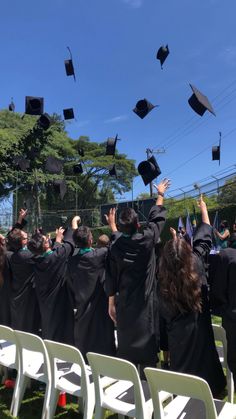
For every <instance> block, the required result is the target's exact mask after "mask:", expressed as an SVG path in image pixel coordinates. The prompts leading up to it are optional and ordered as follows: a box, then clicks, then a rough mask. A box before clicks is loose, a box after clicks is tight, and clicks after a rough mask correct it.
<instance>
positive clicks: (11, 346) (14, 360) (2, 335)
mask: <svg viewBox="0 0 236 419" xmlns="http://www.w3.org/2000/svg"><path fill="white" fill-rule="evenodd" d="M7 353H9V355H10V356H9V357H8V356H7ZM1 357H2V362H3V365H5V366H8V365H7V364H8V362H7V360H9V366H10V365H11V367H12V368H13V367H15V368H16V369H18V356H17V341H16V337H15V333H14V330H13V329H11V327H8V326H2V325H0V364H1ZM13 364H14V365H13Z"/></svg>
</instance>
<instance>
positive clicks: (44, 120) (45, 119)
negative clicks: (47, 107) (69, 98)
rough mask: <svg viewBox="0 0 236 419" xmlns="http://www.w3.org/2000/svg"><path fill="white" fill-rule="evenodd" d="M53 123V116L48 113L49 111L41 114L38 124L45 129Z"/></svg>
mask: <svg viewBox="0 0 236 419" xmlns="http://www.w3.org/2000/svg"><path fill="white" fill-rule="evenodd" d="M50 125H51V118H50V116H49V115H48V113H44V114H42V115H41V116H40V118H39V119H38V126H39V127H40V128H42V129H43V130H45V131H46V130H47V129H48V128H49V127H50Z"/></svg>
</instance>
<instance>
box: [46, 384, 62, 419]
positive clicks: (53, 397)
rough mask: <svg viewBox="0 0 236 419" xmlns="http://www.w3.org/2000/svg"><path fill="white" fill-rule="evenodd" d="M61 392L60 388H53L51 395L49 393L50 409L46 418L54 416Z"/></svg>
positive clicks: (50, 418) (49, 418)
mask: <svg viewBox="0 0 236 419" xmlns="http://www.w3.org/2000/svg"><path fill="white" fill-rule="evenodd" d="M59 394H60V390H57V389H55V388H52V389H51V391H50V395H49V409H48V413H47V416H45V418H47V419H52V418H53V416H54V415H55V412H56V408H57V402H58V398H59ZM45 397H46V393H45ZM44 400H45V399H44Z"/></svg>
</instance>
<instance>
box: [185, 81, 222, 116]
mask: <svg viewBox="0 0 236 419" xmlns="http://www.w3.org/2000/svg"><path fill="white" fill-rule="evenodd" d="M189 85H190V87H191V89H192V91H193V94H192V96H191V97H190V98H189V100H188V103H189V105H190V106H191V108H192V109H193V110H194V111H195V112H196V113H197V114H198V115H200V116H202V115H203V114H204V113H205V112H206V111H209V112H211V113H212V114H213V115H216V114H215V112H214V110H213V108H212V106H211V104H210V102H209V100H208V98H207V97H206V96H204V95H203V94H202V93H201V92H199V90H197V89H196V87H194V86H192V84H189Z"/></svg>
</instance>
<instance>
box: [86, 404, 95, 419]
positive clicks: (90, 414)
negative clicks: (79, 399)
mask: <svg viewBox="0 0 236 419" xmlns="http://www.w3.org/2000/svg"><path fill="white" fill-rule="evenodd" d="M93 412H94V403H90V402H89V401H88V400H86V402H85V404H84V418H86V419H92V417H93Z"/></svg>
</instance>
